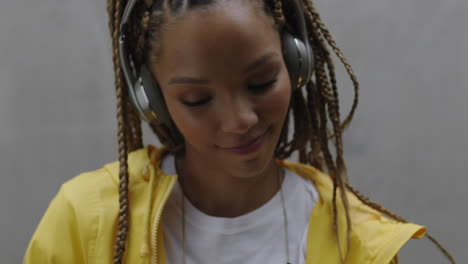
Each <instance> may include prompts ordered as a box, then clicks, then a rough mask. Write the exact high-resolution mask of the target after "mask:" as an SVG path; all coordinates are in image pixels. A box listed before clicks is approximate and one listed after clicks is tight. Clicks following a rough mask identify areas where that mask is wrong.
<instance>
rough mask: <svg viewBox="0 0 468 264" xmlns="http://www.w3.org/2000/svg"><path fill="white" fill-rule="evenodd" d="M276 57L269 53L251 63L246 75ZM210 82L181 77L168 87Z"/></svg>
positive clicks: (274, 54)
mask: <svg viewBox="0 0 468 264" xmlns="http://www.w3.org/2000/svg"><path fill="white" fill-rule="evenodd" d="M275 57H278V53H276V52H274V51H272V52H268V53H266V54H265V55H263V56H261V57H260V58H259V59H258V60H256V61H254V62H252V63H250V64H249V65H247V67H245V69H244V71H243V72H244V73H247V72H249V71H251V70H253V69H255V68H257V67H259V66H261V65H262V64H265V63H266V62H268V61H269V60H271V59H273V58H275ZM209 83H210V81H209V80H205V79H197V78H193V77H188V76H179V77H174V78H171V80H169V82H168V85H170V84H209Z"/></svg>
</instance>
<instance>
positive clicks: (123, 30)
mask: <svg viewBox="0 0 468 264" xmlns="http://www.w3.org/2000/svg"><path fill="white" fill-rule="evenodd" d="M136 2H137V0H129V2H128V4H127V6H126V7H125V10H124V13H123V16H122V22H121V23H120V37H119V55H120V61H121V64H122V69H123V73H124V75H125V79H126V81H127V85H128V88H129V91H128V92H129V94H130V100H131V102H132V104H133V106H134V107H135V109H136V111H137V112H138V115H139V116H140V118H141V119H143V120H145V121H146V122H148V123H150V122H153V121H158V122H159V123H160V124H164V125H166V126H168V127H172V126H171V125H172V124H173V122H172V119H171V117H170V115H169V112H168V110H167V108H166V103H165V102H164V97H163V95H162V92H161V88H160V87H159V86H158V84H157V82H156V80H155V79H154V78H153V76H152V74H151V72H150V71H149V69H148V67H147V66H146V65H145V64H144V63H143V65H141V66H140V68H139V69H136V67H135V63H134V62H133V60H132V58H131V55H130V54H129V53H127V45H126V41H127V32H128V31H127V30H128V26H127V25H128V20H129V17H130V14H131V13H132V11H133V9H134V6H135V3H136ZM291 2H292V3H293V8H294V9H293V10H292V11H293V14H291V17H294V18H296V19H297V21H296V25H295V26H297V29H298V33H299V38H297V37H295V36H293V34H292V33H290V32H288V31H287V30H283V32H281V44H282V50H283V58H284V62H285V64H286V68H287V69H288V72H289V77H290V79H291V87H292V89H293V91H294V90H296V89H297V88H299V87H302V86H303V85H305V84H306V83H308V82H309V81H310V78H311V75H312V67H313V66H312V65H313V57H312V49H311V47H310V44H309V41H308V40H307V30H306V24H305V19H304V12H303V10H302V7H301V5H300V4H299V3H298V0H292V1H291Z"/></svg>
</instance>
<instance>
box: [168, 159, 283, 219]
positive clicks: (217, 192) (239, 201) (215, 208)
mask: <svg viewBox="0 0 468 264" xmlns="http://www.w3.org/2000/svg"><path fill="white" fill-rule="evenodd" d="M194 157H195V156H194V155H190V154H189V153H186V154H185V155H184V156H180V157H176V167H177V170H178V172H177V173H178V174H179V176H180V177H179V179H181V182H180V183H181V186H182V190H183V192H184V194H185V196H186V197H187V198H188V199H189V200H190V202H191V203H192V204H193V205H194V206H195V207H196V208H197V209H199V210H200V211H202V212H204V213H205V214H208V215H211V216H217V217H237V216H240V215H243V214H246V213H248V212H251V211H253V210H255V209H257V208H259V207H261V206H262V205H263V204H265V203H266V202H268V201H269V200H270V199H271V198H272V197H273V196H274V195H275V193H276V192H277V191H278V190H279V182H280V181H279V177H280V175H279V173H280V170H279V167H278V165H277V164H276V162H275V160H274V159H273V158H272V159H271V160H270V161H269V162H268V164H267V165H266V167H265V168H264V169H263V170H261V172H259V173H256V174H254V175H249V176H248V177H246V176H245V173H248V172H244V173H243V172H242V171H241V170H239V171H235V172H232V171H227V170H226V169H223V166H220V165H218V166H216V164H213V163H214V162H209V161H208V160H206V161H205V162H204V161H203V159H200V158H197V159H195V158H194ZM242 174H244V175H242Z"/></svg>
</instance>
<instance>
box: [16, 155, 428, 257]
mask: <svg viewBox="0 0 468 264" xmlns="http://www.w3.org/2000/svg"><path fill="white" fill-rule="evenodd" d="M150 153H153V156H155V157H156V158H155V159H153V161H151V159H150ZM164 153H165V150H164V149H156V148H155V147H153V146H148V147H145V148H142V149H139V150H137V151H134V152H132V153H130V154H129V159H128V165H129V175H130V176H129V177H130V184H129V200H130V216H129V223H130V228H129V230H130V232H129V234H128V240H127V250H126V253H125V263H131V264H139V263H158V264H164V263H166V261H165V251H164V245H163V230H162V228H161V222H160V219H161V213H162V211H163V207H164V204H165V201H166V200H167V198H168V197H169V194H170V193H171V191H172V188H173V187H174V184H175V183H176V181H177V176H176V175H167V174H165V173H164V172H162V171H161V170H160V166H159V165H160V161H161V158H162V156H163V155H164ZM278 163H279V164H280V165H281V166H283V167H286V168H288V169H289V170H291V171H293V172H295V173H297V174H298V175H300V176H302V177H304V178H307V179H310V180H312V181H313V183H314V184H315V187H316V188H317V191H318V192H319V195H320V198H319V200H318V202H317V203H316V204H315V207H314V209H313V210H312V212H311V216H310V224H309V237H308V241H307V257H306V264H318V263H320V264H322V263H330V264H334V263H340V261H339V253H338V249H337V248H338V247H337V243H336V239H335V236H334V233H333V228H332V223H333V222H332V220H333V213H332V203H331V197H332V183H331V180H330V177H329V176H327V175H326V174H324V173H322V172H320V171H319V170H317V169H315V168H313V167H311V166H309V165H304V164H298V163H292V162H287V161H279V162H278ZM118 175H119V164H118V162H113V163H110V164H107V165H105V166H104V167H103V168H101V169H99V170H96V171H92V172H86V173H82V174H80V175H78V176H77V177H75V178H73V179H72V180H70V181H68V182H67V183H65V184H63V186H62V187H61V189H60V191H59V192H58V194H57V195H56V197H55V198H54V199H53V200H52V202H51V203H50V205H49V208H48V209H47V211H46V213H45V215H44V217H43V218H42V220H41V222H40V223H39V226H38V228H37V229H36V231H35V233H34V235H33V237H32V239H31V242H30V243H29V246H28V249H27V251H26V254H25V256H24V262H23V263H41V264H43V263H44V264H45V263H67V264H72V263H80V264H83V263H89V264H94V263H106V264H107V263H112V256H113V248H114V238H115V234H116V230H117V217H118V211H119V210H118V208H119V205H118ZM349 203H350V213H351V218H352V224H353V226H352V233H351V248H350V255H349V258H348V260H347V263H348V264H368V263H369V264H370V263H384V264H387V263H389V262H390V261H391V259H392V258H393V257H394V256H395V255H396V254H397V252H398V251H399V249H400V248H401V247H402V246H403V245H404V244H405V243H406V242H407V241H408V240H409V239H410V238H421V237H423V236H424V234H425V232H426V230H425V228H424V227H422V226H419V225H415V224H412V223H408V224H403V223H397V222H395V221H392V220H389V219H387V218H384V217H383V216H382V214H381V213H379V212H377V211H375V210H374V209H372V208H369V207H368V206H366V205H365V204H363V203H361V202H360V201H359V200H358V199H357V198H356V197H355V196H354V195H352V194H349ZM338 210H343V208H342V207H341V206H340V205H339V207H338ZM338 215H339V219H338V221H339V227H340V228H339V231H338V232H339V237H340V239H341V245H345V244H346V229H345V227H346V224H345V219H344V217H343V215H344V213H343V212H342V211H341V213H340V212H339V214H338ZM342 247H343V246H342Z"/></svg>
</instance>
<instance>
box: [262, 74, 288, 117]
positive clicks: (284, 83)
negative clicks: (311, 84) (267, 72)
mask: <svg viewBox="0 0 468 264" xmlns="http://www.w3.org/2000/svg"><path fill="white" fill-rule="evenodd" d="M290 98H291V84H290V83H289V79H288V78H282V79H280V80H279V83H278V84H277V85H276V87H275V88H274V89H273V90H272V91H271V92H270V93H269V94H268V95H267V96H265V97H264V98H262V100H261V103H260V104H261V105H262V109H261V111H262V112H263V113H264V114H265V115H267V116H269V118H271V119H279V120H283V119H284V118H285V117H286V113H287V111H288V107H289V102H290Z"/></svg>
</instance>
